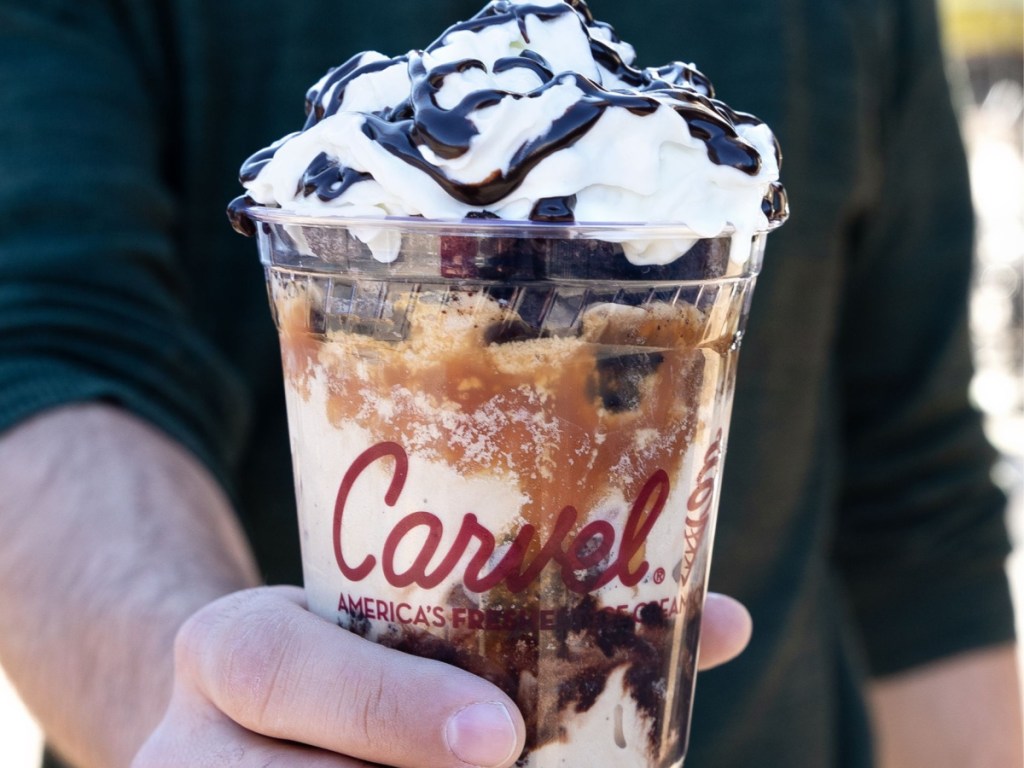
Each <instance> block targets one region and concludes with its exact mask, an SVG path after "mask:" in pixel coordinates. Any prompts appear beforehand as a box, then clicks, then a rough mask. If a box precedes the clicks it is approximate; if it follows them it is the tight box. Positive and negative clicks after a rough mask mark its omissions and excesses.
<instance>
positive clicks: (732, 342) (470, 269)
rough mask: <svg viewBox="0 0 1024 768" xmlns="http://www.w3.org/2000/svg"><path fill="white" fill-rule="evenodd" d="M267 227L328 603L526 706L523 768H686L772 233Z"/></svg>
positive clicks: (309, 556) (298, 461)
mask: <svg viewBox="0 0 1024 768" xmlns="http://www.w3.org/2000/svg"><path fill="white" fill-rule="evenodd" d="M251 215H252V216H253V218H254V219H256V228H257V235H258V239H259V247H260V253H261V257H262V261H263V263H264V265H265V267H266V275H267V281H268V286H269V294H270V303H271V307H272V309H273V313H274V317H275V321H276V323H277V326H278V328H279V331H280V339H281V348H282V359H283V364H284V374H285V386H286V391H287V402H288V416H289V424H290V430H291V444H292V456H293V459H294V467H295V485H296V491H297V497H298V507H299V525H300V532H301V542H302V556H303V565H304V578H305V589H306V592H307V595H308V600H309V607H310V609H311V610H313V611H315V612H316V613H318V614H320V615H322V616H324V617H325V618H327V619H329V620H330V621H334V622H337V623H338V624H339V625H341V626H342V627H344V628H346V629H348V630H349V631H352V632H355V633H357V634H359V635H361V636H364V637H366V638H369V639H371V640H374V641H376V642H379V643H383V644H385V645H388V646H390V647H393V648H397V649H400V650H403V651H408V652H410V653H414V654H419V655H422V656H428V657H431V658H435V659H439V660H442V661H445V662H449V663H451V664H454V665H457V666H459V667H462V668H464V669H467V670H469V671H470V672H473V673H476V674H478V675H481V676H483V677H485V678H487V679H488V680H490V681H492V682H494V683H495V684H496V685H498V686H499V687H500V688H502V689H503V690H505V691H506V692H507V693H508V694H509V695H510V696H511V697H512V698H513V699H514V700H515V701H516V702H517V704H518V705H519V707H520V709H521V710H522V713H523V715H524V717H525V719H526V723H527V748H526V751H525V752H524V753H523V755H522V758H521V760H520V763H519V765H522V766H529V767H530V768H555V766H587V767H588V768H602V767H604V766H614V767H615V768H626V767H627V766H637V767H640V768H650V767H653V766H659V767H661V766H680V765H681V764H682V761H683V757H684V754H685V752H686V744H687V740H688V730H689V721H690V711H691V703H692V700H693V691H694V679H695V672H696V660H697V653H698V646H699V638H700V620H701V612H702V608H703V602H704V596H705V585H706V578H707V573H708V567H709V563H710V555H711V542H712V538H713V533H714V527H715V515H716V509H717V503H718V496H719V489H720V486H721V478H722V468H723V460H724V457H725V445H726V437H727V434H728V431H729V414H730V409H731V405H732V395H733V384H734V380H735V373H736V360H737V355H738V351H739V347H740V340H741V338H742V336H743V329H744V325H745V322H746V319H747V310H748V306H749V301H750V295H751V290H752V288H753V285H754V280H755V277H756V275H757V272H758V270H759V268H760V264H761V258H762V254H763V250H764V244H765V237H766V234H767V233H766V232H762V233H759V234H756V235H754V236H753V237H750V236H749V235H748V236H747V237H745V238H744V237H741V236H739V235H736V234H734V233H723V234H721V235H718V236H716V237H699V236H697V235H695V234H694V233H692V232H689V231H687V230H686V229H685V228H682V227H678V226H670V225H614V224H607V225H558V224H533V223H519V222H507V221H502V220H492V219H471V220H465V221H462V222H436V221H425V220H420V219H382V220H366V219H363V220H358V219H344V218H330V217H324V218H314V217H308V216H300V215H295V214H290V213H288V212H285V211H281V210H265V209H259V208H255V209H253V210H252V211H251ZM624 252H628V253H630V254H632V256H633V260H634V261H637V260H643V259H650V258H661V259H662V260H664V257H665V255H666V254H669V255H678V254H681V255H678V258H675V259H674V260H672V261H671V262H669V263H668V264H666V265H664V266H657V265H648V266H637V265H635V264H633V263H631V261H629V260H628V259H627V258H626V256H625V255H624Z"/></svg>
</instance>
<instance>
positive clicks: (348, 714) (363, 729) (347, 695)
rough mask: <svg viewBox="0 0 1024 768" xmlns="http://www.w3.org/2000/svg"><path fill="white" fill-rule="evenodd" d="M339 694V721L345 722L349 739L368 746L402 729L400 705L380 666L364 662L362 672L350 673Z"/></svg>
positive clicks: (336, 713) (337, 718) (378, 743)
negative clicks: (399, 728) (400, 726)
mask: <svg viewBox="0 0 1024 768" xmlns="http://www.w3.org/2000/svg"><path fill="white" fill-rule="evenodd" d="M339 693H340V694H341V695H339V696H338V698H337V702H338V710H337V711H336V712H335V719H336V722H340V723H345V727H346V730H347V731H348V735H349V738H350V739H352V740H353V741H354V742H356V743H358V744H360V745H361V747H363V748H364V749H365V748H369V747H371V746H379V745H380V744H381V743H382V739H387V738H389V737H393V735H394V734H395V733H397V732H398V730H397V729H398V726H399V725H400V719H401V718H400V716H399V712H398V709H399V706H400V705H399V704H398V701H397V697H396V696H395V695H394V693H395V691H394V684H393V681H390V682H389V680H388V679H387V672H386V670H385V669H384V668H383V667H381V666H380V665H364V666H363V667H362V668H360V670H359V673H358V674H355V675H350V676H346V678H345V683H344V684H343V685H342V686H341V690H340V691H339Z"/></svg>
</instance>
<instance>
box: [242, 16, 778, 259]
mask: <svg viewBox="0 0 1024 768" xmlns="http://www.w3.org/2000/svg"><path fill="white" fill-rule="evenodd" d="M635 59H636V57H635V53H634V50H633V47H632V46H631V45H629V44H628V43H626V42H624V41H622V40H620V39H619V38H618V36H617V35H616V34H615V32H614V30H613V29H612V28H611V27H610V26H609V25H607V24H604V23H602V22H599V21H596V20H595V19H594V18H593V16H592V14H591V13H590V10H589V9H588V7H587V6H586V4H585V3H584V2H582V0H572V1H571V2H561V1H560V0H494V1H493V2H491V3H489V4H488V5H487V6H485V7H484V8H483V10H481V11H480V12H479V13H478V14H477V15H476V16H474V17H473V18H472V19H470V20H468V21H465V22H460V23H458V24H455V25H453V26H452V27H450V28H449V29H448V30H446V31H445V32H444V34H442V35H441V37H440V38H438V39H437V40H436V41H435V42H434V43H432V44H431V45H429V46H427V47H426V48H425V49H423V50H417V51H410V52H408V53H407V54H404V55H401V56H397V57H394V58H389V57H387V56H384V55H382V54H380V53H376V52H367V53H361V54H359V55H357V56H355V57H353V58H352V59H350V60H349V61H348V62H346V63H345V64H343V65H342V66H340V67H337V68H335V69H332V70H331V71H329V72H328V73H327V74H326V75H324V76H323V77H322V78H321V79H320V80H319V81H318V82H317V83H316V84H315V85H314V86H313V87H312V88H311V89H310V90H309V92H308V94H307V100H306V108H307V120H306V124H305V126H304V127H303V129H302V130H301V131H299V132H297V133H293V134H290V135H288V136H285V137H284V138H282V139H280V140H279V141H277V142H275V143H274V144H272V145H271V146H270V147H268V148H266V149H264V150H262V151H260V152H258V153H256V154H255V155H253V156H252V157H251V158H249V159H248V160H247V161H246V162H245V164H244V165H243V166H242V169H241V181H242V184H243V185H244V187H245V189H246V193H247V194H246V196H245V197H244V198H242V199H240V200H239V201H236V203H234V204H233V215H234V216H235V222H236V227H238V228H240V229H245V228H246V227H245V223H244V221H243V219H244V215H245V211H246V210H248V209H250V208H251V207H252V206H268V207H280V208H283V209H286V210H288V211H290V212H295V213H298V214H306V215H325V214H330V215H336V216H344V217H357V218H371V219H376V218H384V217H388V216H398V217H410V216H412V217H425V218H428V219H440V220H458V219H462V218H464V217H467V216H470V217H485V218H490V217H498V218H501V219H509V220H516V221H523V220H532V221H541V222H563V223H564V222H577V223H599V222H617V223H618V222H629V223H637V222H642V223H672V224H679V225H683V226H685V227H686V228H687V229H688V230H690V231H692V233H693V234H694V235H696V236H699V237H711V236H714V235H718V234H720V233H722V232H726V231H729V230H730V229H731V230H735V231H737V232H739V233H740V234H746V233H750V234H753V233H755V232H758V231H764V230H766V229H769V228H770V227H771V225H772V224H773V223H775V222H779V221H782V220H783V219H784V218H785V217H786V215H787V210H786V207H787V206H786V200H785V193H784V191H783V189H782V187H781V185H780V184H779V183H778V178H779V165H780V162H781V155H780V152H779V148H778V143H777V142H776V140H775V137H774V135H773V134H772V132H771V130H770V129H769V128H768V127H767V126H766V125H765V124H764V123H762V122H761V121H760V120H758V119H757V118H755V117H753V116H751V115H748V114H744V113H741V112H736V111H733V110H732V109H730V108H729V107H728V106H726V105H725V104H723V103H722V102H721V101H718V100H717V99H716V98H715V95H714V90H713V88H712V85H711V83H710V81H709V80H708V79H707V78H706V77H705V76H704V75H703V74H701V73H700V72H699V71H698V70H697V69H696V68H695V67H694V66H692V65H690V64H684V63H682V62H674V63H671V64H668V65H666V66H662V67H647V68H639V67H638V66H636V65H635ZM624 137H625V139H626V140H624ZM366 239H367V241H368V242H369V243H370V247H371V249H372V250H373V252H374V255H375V256H376V257H377V258H378V259H380V260H382V261H388V260H391V259H393V258H395V257H396V255H397V248H398V245H397V243H396V242H395V240H394V239H393V238H380V237H379V236H378V233H376V232H374V231H373V230H372V229H371V230H370V231H369V232H368V234H367V237H366ZM744 239H745V238H744ZM748 242H749V241H748ZM623 248H624V251H625V253H626V256H627V257H628V258H629V259H630V261H632V262H633V263H636V264H650V263H656V264H664V263H667V262H668V261H671V260H672V259H674V258H676V257H678V256H679V254H680V253H681V252H682V251H684V250H685V247H684V248H682V250H681V249H680V248H679V246H678V244H676V245H674V246H673V245H672V244H665V243H663V242H662V243H659V242H658V241H645V242H643V243H623Z"/></svg>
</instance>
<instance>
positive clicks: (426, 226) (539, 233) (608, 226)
mask: <svg viewBox="0 0 1024 768" xmlns="http://www.w3.org/2000/svg"><path fill="white" fill-rule="evenodd" d="M245 213H246V215H247V216H249V217H250V218H252V219H253V220H254V221H258V222H261V223H266V224H276V225H290V226H303V227H332V228H352V227H380V228H388V229H397V230H400V231H402V232H408V233H422V234H434V235H463V236H467V235H470V236H471V235H484V236H486V235H488V234H494V235H496V236H503V237H509V236H528V237H532V238H567V237H568V238H574V239H575V238H580V239H613V240H615V241H623V240H679V239H692V240H711V239H714V238H719V237H733V236H734V235H736V234H737V233H738V232H739V231H738V230H737V229H736V227H735V226H733V225H731V224H729V225H727V226H726V227H725V228H724V229H722V230H720V231H718V232H711V233H708V232H700V231H697V230H695V229H693V228H691V227H690V226H688V225H687V224H685V223H681V222H628V221H625V222H618V221H600V222H590V221H587V222H544V221H528V220H517V219H500V218H493V219H491V218H480V219H474V218H464V219H428V218H423V217H418V216H387V215H382V216H380V217H376V216H351V215H348V216H346V215H343V214H335V213H331V212H323V213H321V212H315V213H314V212H310V211H308V210H302V211H299V210H296V209H291V208H284V207H269V206H262V205H252V206H249V207H248V208H247V209H246V211H245ZM784 223H785V220H782V221H769V222H768V226H766V227H762V228H758V229H755V230H753V231H751V232H750V234H751V235H752V236H756V235H760V234H764V233H768V232H773V231H775V230H776V229H778V228H779V227H781V226H782V225H783V224H784Z"/></svg>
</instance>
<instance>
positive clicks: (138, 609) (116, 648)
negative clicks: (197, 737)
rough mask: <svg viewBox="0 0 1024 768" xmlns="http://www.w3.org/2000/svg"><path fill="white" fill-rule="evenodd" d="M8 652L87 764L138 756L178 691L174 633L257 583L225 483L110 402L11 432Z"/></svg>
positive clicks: (40, 713) (2, 649)
mask: <svg viewBox="0 0 1024 768" xmlns="http://www.w3.org/2000/svg"><path fill="white" fill-rule="evenodd" d="M0 488H2V489H3V493H2V495H0V594H3V596H4V598H3V600H2V601H0V659H2V661H3V664H4V668H5V669H6V670H7V671H8V673H9V675H10V676H11V678H12V679H13V681H14V683H15V685H16V687H17V688H18V690H19V691H20V693H21V695H22V696H23V697H24V699H25V700H26V702H27V703H28V705H29V707H30V708H31V709H32V710H33V712H34V713H35V714H36V715H37V717H39V718H40V720H41V721H42V723H43V725H44V727H45V729H46V734H47V738H48V739H50V740H51V742H52V743H53V745H54V746H55V747H56V748H57V749H58V750H59V751H61V752H62V753H63V754H65V755H67V756H68V757H69V758H70V760H71V761H72V762H74V763H75V764H77V765H82V766H97V767H99V766H103V767H104V768H112V767H114V766H124V765H127V764H128V763H129V761H130V760H131V758H132V756H133V755H134V754H135V751H136V750H137V749H138V747H139V745H140V744H141V743H142V741H143V739H144V738H145V737H146V735H147V734H148V733H149V731H151V730H152V729H153V728H154V727H155V726H156V724H157V722H158V721H159V720H160V717H161V715H162V713H163V710H164V708H165V707H166V704H167V700H168V698H169V696H170V691H171V679H172V667H171V663H170V654H171V647H172V644H173V640H174V636H175V633H176V632H177V630H178V627H179V626H180V625H181V624H182V622H184V621H185V619H186V618H187V617H188V616H189V615H190V614H192V613H193V612H194V611H196V610H197V609H198V608H200V607H201V606H202V605H204V604H206V603H208V602H210V601H211V600H213V599H215V598H217V597H219V596H221V595H223V594H225V593H228V592H232V591H234V590H237V589H242V588H244V587H249V586H253V585H255V584H257V583H258V578H257V574H256V570H255V566H254V565H253V562H252V559H251V556H250V555H249V552H248V547H247V544H246V543H245V541H244V539H243V536H242V534H241V532H240V530H239V528H238V525H237V523H236V521H235V517H234V514H233V512H232V510H231V508H230V506H229V505H228V503H227V501H226V499H225V497H224V495H223V493H222V492H221V490H220V489H219V487H218V486H217V485H216V484H215V483H214V482H213V481H212V479H211V478H210V477H209V475H208V474H207V473H206V472H205V471H204V470H203V469H202V468H201V467H200V465H199V464H198V462H196V461H195V460H194V459H192V457H191V456H190V455H188V454H187V453H186V452H185V451H184V450H182V449H181V448H179V447H178V446H177V445H176V444H175V443H173V442H171V441H170V440H169V439H167V438H166V437H164V436H163V435H162V434H160V433H158V432H156V431H155V430H153V429H152V428H150V427H148V426H145V425H143V423H142V422H140V421H138V420H137V419H135V418H133V417H131V416H129V415H127V414H126V413H123V412H121V411H119V410H117V409H114V408H112V407H106V406H100V405H87V406H78V407H69V408H65V409H61V410H58V411H53V412H50V413H49V414H48V415H44V416H42V417H39V418H36V419H34V420H32V421H29V422H27V423H26V424H24V425H22V426H21V427H19V428H16V429H14V430H12V431H11V433H10V434H8V435H6V436H5V437H4V438H3V439H2V440H0Z"/></svg>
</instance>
